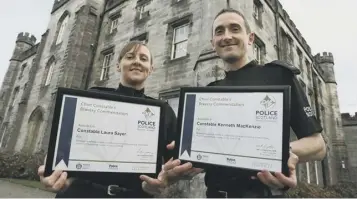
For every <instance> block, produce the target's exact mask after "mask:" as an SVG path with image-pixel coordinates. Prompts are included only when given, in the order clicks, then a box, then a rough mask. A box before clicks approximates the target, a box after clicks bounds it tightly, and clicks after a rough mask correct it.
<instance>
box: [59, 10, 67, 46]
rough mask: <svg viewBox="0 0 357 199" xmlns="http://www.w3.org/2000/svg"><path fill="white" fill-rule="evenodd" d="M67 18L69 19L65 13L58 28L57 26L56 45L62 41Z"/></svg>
mask: <svg viewBox="0 0 357 199" xmlns="http://www.w3.org/2000/svg"><path fill="white" fill-rule="evenodd" d="M68 19H69V16H68V15H67V16H66V17H65V18H64V19H63V20H62V21H61V23H60V28H59V31H58V35H57V40H56V45H57V44H60V43H61V42H62V41H63V35H64V32H65V30H66V28H67V24H68Z"/></svg>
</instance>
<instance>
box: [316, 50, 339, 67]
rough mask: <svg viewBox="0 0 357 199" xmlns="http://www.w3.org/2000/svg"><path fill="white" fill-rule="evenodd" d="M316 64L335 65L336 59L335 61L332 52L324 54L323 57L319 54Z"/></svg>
mask: <svg viewBox="0 0 357 199" xmlns="http://www.w3.org/2000/svg"><path fill="white" fill-rule="evenodd" d="M314 59H315V62H316V63H318V64H321V63H330V64H335V62H334V59H333V54H332V53H331V52H323V53H322V55H321V54H320V53H318V54H317V55H315V56H314Z"/></svg>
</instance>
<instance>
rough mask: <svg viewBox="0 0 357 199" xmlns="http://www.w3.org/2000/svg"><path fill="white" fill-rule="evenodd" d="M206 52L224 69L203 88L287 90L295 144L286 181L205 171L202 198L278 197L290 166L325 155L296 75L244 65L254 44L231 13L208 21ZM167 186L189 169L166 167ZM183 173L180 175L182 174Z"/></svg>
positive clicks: (282, 68)
mask: <svg viewBox="0 0 357 199" xmlns="http://www.w3.org/2000/svg"><path fill="white" fill-rule="evenodd" d="M212 29H213V30H212V32H213V35H212V40H211V43H212V46H213V48H214V49H215V51H216V52H217V54H218V55H219V56H220V58H221V59H222V60H223V61H224V62H225V64H226V65H227V67H228V68H229V70H228V71H226V77H225V78H224V79H222V80H218V81H215V82H212V83H210V84H208V86H261V85H290V86H291V122H290V126H291V127H292V129H293V130H294V132H295V134H296V136H297V138H298V140H297V141H293V142H291V143H290V157H289V160H288V167H289V170H290V175H289V176H285V175H284V174H282V173H273V174H272V173H270V172H268V171H261V172H253V171H247V170H243V169H233V168H222V167H210V168H209V169H207V170H206V171H205V172H206V175H205V184H206V186H207V191H206V195H207V197H209V198H221V197H228V198H239V197H278V196H282V194H283V190H286V189H288V188H291V187H295V186H296V185H297V179H296V165H297V164H298V163H301V162H308V161H313V160H322V159H323V158H324V157H325V154H326V148H325V142H324V140H323V138H322V136H321V133H320V132H322V127H321V126H320V124H319V123H318V121H317V119H316V117H315V116H314V115H313V114H311V107H310V106H309V103H308V100H307V97H306V95H305V93H304V90H303V89H302V87H301V86H300V84H299V82H298V80H297V78H296V75H297V74H299V70H298V69H297V68H295V67H294V66H292V65H290V64H287V63H284V62H281V61H273V62H271V63H268V64H265V65H259V64H257V63H256V62H255V61H249V60H248V56H247V51H248V48H249V47H250V46H251V45H252V44H253V42H254V33H252V32H251V30H250V27H249V24H248V22H247V21H246V20H245V18H244V16H243V15H242V14H241V13H240V12H239V11H237V10H234V9H223V10H222V11H221V12H219V13H218V14H217V16H216V18H215V19H214V22H213V28H212ZM166 166H167V167H170V168H172V169H171V170H169V171H167V173H168V174H167V175H166V177H167V180H166V181H174V180H175V179H176V180H177V179H179V178H178V177H179V176H181V177H182V176H185V175H186V174H187V173H190V170H192V169H194V168H192V164H190V163H185V164H183V165H180V161H179V160H175V161H174V162H169V163H167V164H166ZM183 167H185V169H182V168H183Z"/></svg>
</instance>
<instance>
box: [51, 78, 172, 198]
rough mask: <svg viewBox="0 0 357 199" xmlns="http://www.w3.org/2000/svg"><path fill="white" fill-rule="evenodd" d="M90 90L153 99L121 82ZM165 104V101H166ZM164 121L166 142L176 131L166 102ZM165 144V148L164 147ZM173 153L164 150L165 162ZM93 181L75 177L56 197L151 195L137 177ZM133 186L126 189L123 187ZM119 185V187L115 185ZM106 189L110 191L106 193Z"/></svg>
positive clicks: (144, 196) (139, 196) (146, 196)
mask: <svg viewBox="0 0 357 199" xmlns="http://www.w3.org/2000/svg"><path fill="white" fill-rule="evenodd" d="M89 90H90V91H98V92H106V93H111V94H113V93H114V94H118V95H124V96H132V97H139V98H147V99H154V98H151V97H148V96H146V95H145V94H144V89H142V90H135V89H133V88H129V87H125V86H123V85H122V84H120V85H119V87H118V88H117V89H115V88H103V87H92V88H90V89H89ZM166 104H167V103H166ZM165 114H166V117H165V118H166V120H165V121H166V123H165V128H166V131H165V140H166V144H169V143H171V141H172V140H174V134H175V131H176V115H175V112H174V111H173V110H172V108H171V107H170V106H169V105H168V104H167V106H165ZM166 144H165V149H166ZM173 155H174V150H172V151H169V150H166V151H165V152H164V160H165V162H167V161H168V160H169V159H170V158H171V157H173ZM93 181H95V183H94V182H91V181H88V180H83V179H75V180H74V181H73V182H72V183H71V185H70V186H69V187H68V188H67V189H66V190H64V191H62V192H59V193H57V195H56V198H151V197H152V196H151V195H149V194H147V193H146V192H144V191H143V190H142V187H141V184H142V181H141V180H140V179H139V178H138V179H118V185H114V186H113V185H111V184H109V183H107V182H106V180H105V179H104V178H97V179H94V180H93ZM125 185H126V186H128V185H129V186H130V187H135V188H134V189H132V188H131V189H128V188H126V187H125ZM117 186H119V187H117ZM108 189H110V192H109V193H108Z"/></svg>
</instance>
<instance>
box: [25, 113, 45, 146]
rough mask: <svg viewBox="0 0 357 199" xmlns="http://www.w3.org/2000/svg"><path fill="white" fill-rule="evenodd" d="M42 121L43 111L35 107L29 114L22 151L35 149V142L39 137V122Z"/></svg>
mask: <svg viewBox="0 0 357 199" xmlns="http://www.w3.org/2000/svg"><path fill="white" fill-rule="evenodd" d="M42 123H43V112H42V111H41V109H40V108H36V109H35V110H34V111H33V112H32V114H31V115H30V118H29V122H28V124H27V134H26V140H25V143H24V146H23V148H22V150H23V151H26V152H33V151H35V150H36V144H37V141H38V138H39V132H41V124H42Z"/></svg>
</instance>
